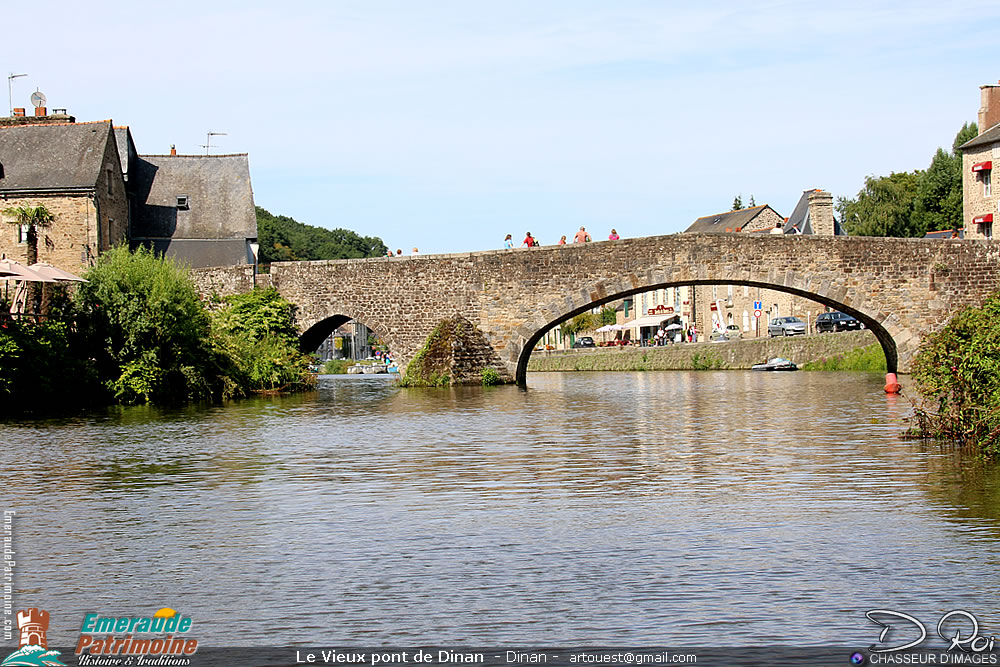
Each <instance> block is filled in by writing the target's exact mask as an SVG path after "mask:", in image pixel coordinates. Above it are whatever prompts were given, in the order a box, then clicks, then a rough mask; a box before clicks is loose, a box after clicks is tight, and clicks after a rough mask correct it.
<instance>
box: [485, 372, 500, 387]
mask: <svg viewBox="0 0 1000 667" xmlns="http://www.w3.org/2000/svg"><path fill="white" fill-rule="evenodd" d="M482 376H483V386H484V387H492V386H493V385H497V384H500V374H499V373H497V372H496V369H494V368H484V369H483V372H482Z"/></svg>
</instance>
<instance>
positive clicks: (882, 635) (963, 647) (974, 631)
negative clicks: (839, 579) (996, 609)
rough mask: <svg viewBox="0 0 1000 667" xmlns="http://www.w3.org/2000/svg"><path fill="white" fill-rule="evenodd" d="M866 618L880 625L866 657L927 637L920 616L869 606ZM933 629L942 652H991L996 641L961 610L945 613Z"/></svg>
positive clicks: (916, 644)
mask: <svg viewBox="0 0 1000 667" xmlns="http://www.w3.org/2000/svg"><path fill="white" fill-rule="evenodd" d="M865 617H867V618H868V620H869V621H871V622H872V623H874V624H875V625H877V626H878V627H879V628H880V631H879V634H878V641H877V642H876V643H874V644H872V645H871V646H869V647H868V653H869V659H872V658H873V657H874V656H876V655H879V654H894V653H899V652H902V651H910V650H915V649H917V648H918V647H920V646H921V645H922V644H923V643H924V641H925V640H926V639H927V636H928V632H927V627H926V626H925V625H924V624H923V623H922V622H921V621H920V620H919V619H917V618H915V617H913V616H911V615H910V614H904V613H903V612H901V611H893V610H891V609H872V610H870V611H867V612H865ZM934 630H935V631H936V634H937V636H938V637H940V638H941V640H943V641H944V642H945V644H946V646H947V648H945V651H946V652H949V653H952V652H957V653H966V654H986V653H992V651H993V649H994V646H995V644H996V639H995V637H993V636H992V635H991V636H986V635H985V634H983V633H982V631H981V628H980V626H979V619H977V618H976V616H975V615H974V614H972V613H970V612H967V611H965V610H964V609H954V610H952V611H949V612H948V613H946V614H944V615H943V616H942V617H941V618H940V619H939V620H938V622H937V626H936V627H934ZM858 655H860V654H858ZM853 658H854V656H852V661H853ZM991 664H993V663H991Z"/></svg>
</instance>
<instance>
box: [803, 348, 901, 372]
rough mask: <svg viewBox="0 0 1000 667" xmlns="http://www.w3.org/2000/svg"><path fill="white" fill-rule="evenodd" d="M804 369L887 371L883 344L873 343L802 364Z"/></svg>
mask: <svg viewBox="0 0 1000 667" xmlns="http://www.w3.org/2000/svg"><path fill="white" fill-rule="evenodd" d="M802 370H804V371H881V372H883V373H884V372H885V371H886V365H885V354H884V353H883V352H882V346H881V345H879V344H878V343H872V344H871V345H866V346H865V347H859V348H857V349H855V350H850V351H848V352H845V353H844V354H835V355H831V356H829V357H823V358H822V359H817V360H815V361H807V362H806V363H804V364H802Z"/></svg>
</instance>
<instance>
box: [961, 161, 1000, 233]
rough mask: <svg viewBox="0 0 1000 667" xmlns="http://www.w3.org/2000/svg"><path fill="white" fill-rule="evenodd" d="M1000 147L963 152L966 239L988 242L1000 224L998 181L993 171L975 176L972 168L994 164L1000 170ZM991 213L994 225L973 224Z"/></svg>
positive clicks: (963, 211)
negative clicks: (988, 187)
mask: <svg viewBox="0 0 1000 667" xmlns="http://www.w3.org/2000/svg"><path fill="white" fill-rule="evenodd" d="M998 160H1000V143H996V144H993V145H989V146H977V147H975V148H970V149H966V150H964V151H962V221H963V222H964V223H965V238H967V239H985V238H991V237H992V236H993V228H996V229H1000V227H997V223H1000V209H998V208H997V203H998V202H1000V197H998V193H997V192H996V187H997V183H995V182H994V181H995V180H996V178H995V177H994V176H993V174H992V170H991V171H980V172H973V171H972V165H974V164H976V163H977V162H987V161H992V162H994V163H995V165H994V167H996V166H1000V161H998ZM987 180H989V183H990V194H989V195H987V194H986V187H985V183H986V181H987ZM989 213H992V214H993V217H994V219H995V222H994V223H993V225H992V226H991V225H989V224H988V223H987V224H983V225H976V224H973V222H972V221H973V220H974V219H975V218H977V217H978V216H981V215H986V214H989Z"/></svg>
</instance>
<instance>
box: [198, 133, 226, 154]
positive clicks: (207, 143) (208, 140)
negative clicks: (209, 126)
mask: <svg viewBox="0 0 1000 667" xmlns="http://www.w3.org/2000/svg"><path fill="white" fill-rule="evenodd" d="M224 136H226V133H225V132H209V133H208V135H207V136H206V137H205V143H204V145H203V146H202V148H204V149H205V155H208V151H209V149H210V148H212V137H224Z"/></svg>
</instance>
